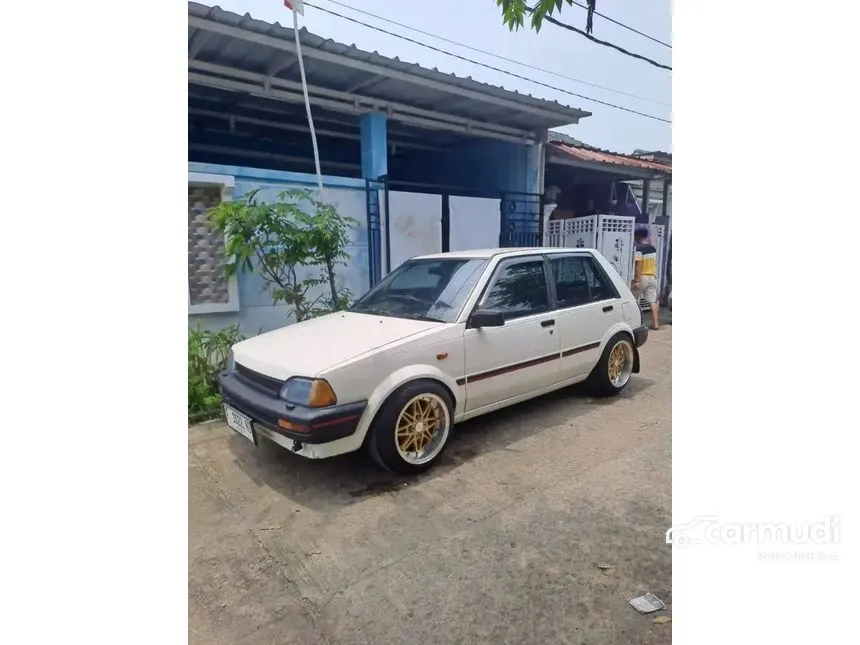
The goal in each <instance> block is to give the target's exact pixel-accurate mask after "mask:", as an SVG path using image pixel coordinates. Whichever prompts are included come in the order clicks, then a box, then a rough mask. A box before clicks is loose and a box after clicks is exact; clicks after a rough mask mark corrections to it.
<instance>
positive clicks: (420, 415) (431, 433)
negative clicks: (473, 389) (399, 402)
mask: <svg viewBox="0 0 860 645" xmlns="http://www.w3.org/2000/svg"><path fill="white" fill-rule="evenodd" d="M450 426H451V419H450V416H449V413H448V406H447V405H445V402H444V401H443V400H442V399H441V398H440V397H439V396H438V395H436V394H432V393H427V394H419V395H418V396H415V397H413V398H412V399H410V400H409V401H408V402H407V403H406V405H404V406H403V409H402V410H401V411H400V415H399V416H398V417H397V423H396V426H395V428H396V430H395V432H396V441H397V452H398V453H400V456H401V457H402V458H403V459H404V460H405V461H407V462H409V463H411V464H416V465H417V464H423V463H426V462H428V461H430V460H431V459H433V458H434V457H435V456H436V455H437V454H439V452H440V451H441V450H442V447H443V446H444V445H445V441H446V440H447V437H448V430H449V428H450Z"/></svg>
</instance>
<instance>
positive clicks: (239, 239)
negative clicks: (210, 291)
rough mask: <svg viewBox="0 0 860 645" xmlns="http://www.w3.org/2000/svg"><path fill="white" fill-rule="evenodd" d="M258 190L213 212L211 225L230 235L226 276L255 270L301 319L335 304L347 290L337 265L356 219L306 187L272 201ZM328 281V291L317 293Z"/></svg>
mask: <svg viewBox="0 0 860 645" xmlns="http://www.w3.org/2000/svg"><path fill="white" fill-rule="evenodd" d="M258 192H259V191H252V192H250V193H248V194H247V195H245V196H244V197H243V199H241V200H237V201H232V202H223V203H221V204H219V205H218V206H216V207H215V208H213V209H212V210H211V211H210V212H209V222H210V224H211V225H212V227H213V228H214V229H215V230H217V231H219V232H220V233H221V234H223V235H224V237H225V240H226V242H225V271H226V273H227V275H228V276H229V275H235V274H236V273H237V272H238V271H239V270H240V269H243V268H244V269H245V270H247V271H255V270H256V271H257V272H258V273H259V275H260V277H261V278H262V279H263V284H264V288H265V289H266V290H268V291H269V292H270V294H271V296H272V300H273V301H274V302H276V303H279V302H283V303H284V304H286V305H288V306H289V307H290V308H291V310H292V312H293V315H294V316H295V319H296V321H297V322H301V321H302V320H307V319H308V318H311V317H313V316H316V315H320V314H322V313H325V312H326V311H331V310H332V309H335V308H337V307H338V306H339V305H341V304H342V302H343V300H344V298H343V296H344V294H342V293H339V292H338V291H337V286H336V283H335V276H334V269H335V266H336V265H337V264H338V263H340V262H343V261H344V260H345V259H346V258H347V257H348V256H347V254H346V251H345V249H344V247H345V246H346V243H347V242H348V240H349V228H350V226H351V224H352V222H353V220H351V219H349V218H346V217H342V216H341V215H340V214H339V213H338V212H337V209H336V208H334V207H333V206H331V205H330V204H325V203H324V202H320V201H317V200H314V199H313V198H312V197H311V194H310V192H309V191H306V190H291V191H284V192H282V193H280V194H279V195H278V196H277V199H276V200H275V201H274V202H270V203H267V202H261V201H259V200H258V199H257V193H258ZM302 202H306V203H309V204H310V205H311V207H312V208H311V212H307V211H305V210H304V209H303V208H302V207H301V205H300V204H301V203H302ZM338 245H339V246H338ZM303 269H304V271H303ZM303 274H306V275H305V277H300V276H301V275H303ZM325 284H328V285H329V294H330V295H329V296H328V297H326V296H325V295H318V296H316V297H313V295H312V294H313V292H314V290H315V288H316V287H320V286H322V285H325Z"/></svg>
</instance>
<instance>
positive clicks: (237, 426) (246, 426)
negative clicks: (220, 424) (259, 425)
mask: <svg viewBox="0 0 860 645" xmlns="http://www.w3.org/2000/svg"><path fill="white" fill-rule="evenodd" d="M224 418H225V419H227V425H228V426H230V427H231V428H232V429H233V430H235V431H236V432H238V433H239V434H240V435H242V436H243V437H245V438H246V439H248V441H250V442H251V443H253V444H254V445H256V444H257V437H256V436H255V435H254V427H253V426H252V425H251V417H249V416H247V415H244V414H242V413H241V412H239V411H238V410H235V409H233V408H231V407H230V406H229V405H225V406H224Z"/></svg>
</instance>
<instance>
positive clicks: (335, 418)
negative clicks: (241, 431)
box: [218, 372, 367, 444]
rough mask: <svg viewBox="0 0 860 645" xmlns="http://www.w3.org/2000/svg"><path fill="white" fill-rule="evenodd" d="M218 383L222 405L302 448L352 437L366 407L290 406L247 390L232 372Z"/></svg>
mask: <svg viewBox="0 0 860 645" xmlns="http://www.w3.org/2000/svg"><path fill="white" fill-rule="evenodd" d="M218 382H219V385H220V388H221V398H222V399H223V400H224V403H226V404H227V405H229V406H231V407H233V408H236V409H237V410H239V412H242V413H244V414H246V415H248V416H249V417H251V420H252V421H253V422H254V423H256V424H259V425H261V426H263V427H264V428H267V429H268V430H270V431H272V432H275V433H277V434H279V435H281V436H283V437H287V438H288V439H292V440H293V441H297V442H299V443H303V444H304V443H307V444H321V443H328V442H330V441H336V440H338V439H343V438H344V437H348V436H350V435H352V434H353V433H354V432H355V429H356V427H357V426H358V422H359V421H360V420H361V415H362V414H363V413H364V409H365V408H366V407H367V401H358V402H356V403H347V404H344V405H332V406H330V407H327V408H311V407H308V406H304V405H294V404H292V403H287V402H286V401H284V400H283V399H280V398H278V397H275V396H271V395H269V394H266V393H263V392H260V391H259V390H258V389H256V388H253V387H251V386H249V385H248V384H247V383H245V382H243V381H242V380H241V379H240V378H237V376H236V374H235V373H234V372H223V373H222V374H221V376H220V377H219V378H218ZM285 426H287V427H285Z"/></svg>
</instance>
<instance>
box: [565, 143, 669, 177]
mask: <svg viewBox="0 0 860 645" xmlns="http://www.w3.org/2000/svg"><path fill="white" fill-rule="evenodd" d="M549 145H550V146H552V147H553V148H554V149H556V150H559V151H561V152H563V153H565V154H568V155H570V156H571V157H573V158H574V159H578V160H579V161H585V162H588V163H598V164H607V165H611V166H623V167H625V168H635V169H637V170H653V171H654V172H661V173H667V174H672V164H665V163H661V162H659V161H647V160H645V159H638V158H636V157H631V156H629V155H622V154H618V153H617V152H609V151H608V150H597V149H595V148H580V147H578V146H570V145H567V144H564V143H560V142H558V141H552V142H550V143H549Z"/></svg>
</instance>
